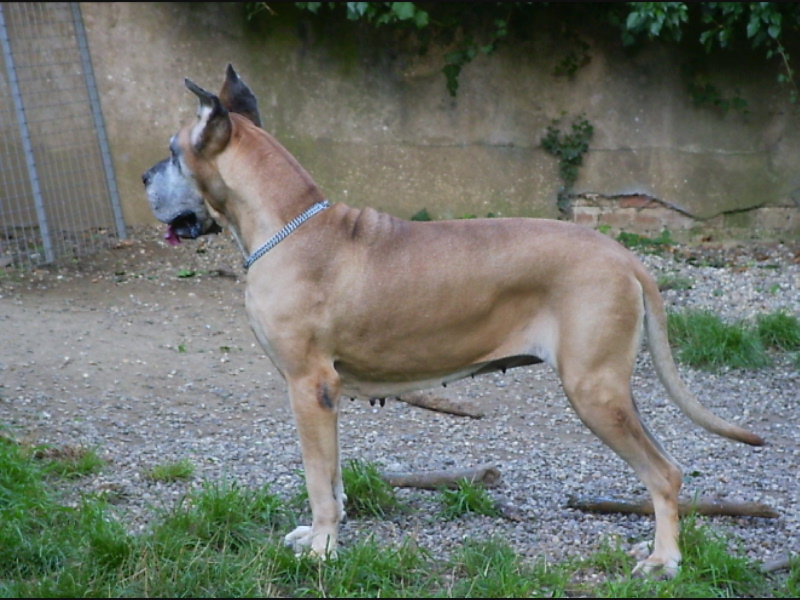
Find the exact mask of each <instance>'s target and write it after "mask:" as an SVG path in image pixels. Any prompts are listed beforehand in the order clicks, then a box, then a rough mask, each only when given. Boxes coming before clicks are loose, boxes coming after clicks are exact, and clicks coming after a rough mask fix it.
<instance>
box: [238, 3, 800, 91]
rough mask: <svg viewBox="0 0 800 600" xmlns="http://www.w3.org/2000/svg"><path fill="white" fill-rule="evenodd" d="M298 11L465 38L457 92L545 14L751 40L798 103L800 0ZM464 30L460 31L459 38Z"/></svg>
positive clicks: (450, 76) (633, 34)
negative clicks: (472, 70) (794, 42)
mask: <svg viewBox="0 0 800 600" xmlns="http://www.w3.org/2000/svg"><path fill="white" fill-rule="evenodd" d="M247 4H248V7H249V12H250V14H251V15H254V14H256V13H259V12H264V11H266V12H269V13H274V12H275V11H276V10H278V8H279V7H281V6H284V5H285V4H287V3H273V5H272V6H271V5H270V3H269V2H250V3H247ZM291 4H293V5H294V7H295V8H296V9H299V10H301V11H305V12H308V13H311V14H313V15H317V16H322V15H323V13H325V12H330V13H340V14H343V15H344V16H345V17H346V18H347V19H349V20H351V21H360V22H364V23H366V24H368V25H370V26H373V27H376V28H384V27H390V28H409V27H411V28H414V29H416V30H417V31H419V32H425V33H427V34H430V35H433V34H438V35H444V36H449V37H450V38H451V39H458V40H459V41H458V42H457V43H456V44H455V46H454V49H453V50H452V51H451V52H449V53H447V54H446V55H445V56H444V64H442V69H441V70H442V73H443V75H444V77H445V82H446V85H447V89H448V91H449V92H450V94H451V95H453V96H455V95H456V93H457V90H458V79H459V75H460V74H461V72H462V70H463V68H464V67H465V66H466V65H468V64H469V63H470V62H471V61H472V60H473V59H475V57H477V56H478V55H480V54H486V55H488V54H491V53H492V52H494V51H495V49H496V48H497V47H498V46H499V45H500V44H501V43H503V44H509V45H513V43H514V36H513V35H511V34H512V33H513V32H517V33H520V32H521V30H523V29H524V28H525V24H526V23H529V22H530V20H531V19H534V18H535V17H536V15H537V14H540V13H539V12H537V11H562V12H564V14H571V15H577V16H581V17H583V18H584V20H585V21H587V22H589V23H594V24H595V27H596V28H613V29H616V30H618V31H619V32H620V35H621V38H622V41H623V43H625V44H626V45H633V44H637V43H642V42H643V41H646V40H660V41H662V42H666V43H679V42H681V41H682V40H683V39H684V34H685V33H686V32H689V31H690V32H691V33H692V35H693V36H696V42H697V43H699V44H700V45H702V46H703V47H704V48H705V49H706V51H707V52H713V51H719V50H725V49H727V48H730V47H732V46H734V45H736V44H746V45H749V47H750V48H751V49H753V50H755V51H758V52H763V55H764V58H765V59H766V60H767V61H774V60H776V61H777V63H778V69H779V71H778V75H777V77H776V78H777V81H778V82H779V83H780V84H782V85H784V86H785V87H786V89H787V93H788V94H789V97H790V99H791V101H792V102H795V103H796V102H798V99H800V95H799V94H798V85H797V74H796V72H795V69H794V66H793V65H794V63H793V61H792V57H791V55H790V53H789V50H788V49H787V40H790V39H797V34H798V33H800V3H797V2H600V3H597V2H587V3H570V2H293V3H291ZM456 32H459V35H458V36H456V35H455V34H456ZM587 62H588V55H587V54H586V48H585V47H584V49H583V51H582V53H580V54H576V55H575V56H574V57H571V59H570V60H567V61H566V62H565V65H564V70H566V71H567V72H568V73H569V74H572V73H574V71H575V70H576V69H578V68H580V66H582V65H583V64H586V63H587Z"/></svg>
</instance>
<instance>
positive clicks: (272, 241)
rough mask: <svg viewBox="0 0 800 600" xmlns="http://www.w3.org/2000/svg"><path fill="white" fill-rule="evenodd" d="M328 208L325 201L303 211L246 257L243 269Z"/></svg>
mask: <svg viewBox="0 0 800 600" xmlns="http://www.w3.org/2000/svg"><path fill="white" fill-rule="evenodd" d="M329 206H330V203H329V202H328V201H327V200H323V201H322V202H317V203H316V204H314V205H313V206H311V207H310V208H308V209H307V210H305V211H304V212H303V213H302V214H300V215H298V216H296V217H295V218H294V219H292V220H291V221H289V222H288V223H287V224H286V225H284V226H283V227H282V228H281V230H280V231H279V232H278V233H276V234H275V235H273V236H272V237H271V238H269V239H268V240H267V241H266V242H265V243H264V244H262V245H261V246H259V247H258V249H256V251H255V252H253V253H252V254H251V255H250V256H248V257H247V260H245V261H244V268H245V269H249V268H250V267H251V266H252V264H253V263H254V262H256V261H257V260H258V259H259V258H261V257H262V256H264V255H265V254H266V253H267V252H269V251H270V250H272V249H273V248H274V247H275V246H277V245H278V244H280V243H281V242H282V241H283V240H284V239H286V237H287V236H288V235H289V234H290V233H292V232H293V231H294V230H295V229H297V228H298V227H300V225H302V224H303V223H305V222H306V221H308V220H309V219H310V218H311V217H313V216H314V215H315V214H317V213H318V212H322V211H323V210H325V209H326V208H328V207H329Z"/></svg>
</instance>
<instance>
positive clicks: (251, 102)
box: [219, 64, 261, 127]
mask: <svg viewBox="0 0 800 600" xmlns="http://www.w3.org/2000/svg"><path fill="white" fill-rule="evenodd" d="M219 99H220V102H222V105H223V106H224V107H225V108H227V109H228V110H229V111H231V112H232V113H236V114H238V115H242V116H243V117H246V118H247V119H249V120H250V121H251V122H252V123H254V124H255V125H256V126H257V127H261V114H260V113H259V111H258V100H256V96H255V94H254V93H253V92H252V91H251V90H250V88H249V87H247V84H246V83H245V82H244V81H242V78H241V77H239V75H238V74H237V73H236V71H234V70H233V66H232V65H230V64H228V68H227V69H226V71H225V83H223V84H222V89H221V90H220V92H219Z"/></svg>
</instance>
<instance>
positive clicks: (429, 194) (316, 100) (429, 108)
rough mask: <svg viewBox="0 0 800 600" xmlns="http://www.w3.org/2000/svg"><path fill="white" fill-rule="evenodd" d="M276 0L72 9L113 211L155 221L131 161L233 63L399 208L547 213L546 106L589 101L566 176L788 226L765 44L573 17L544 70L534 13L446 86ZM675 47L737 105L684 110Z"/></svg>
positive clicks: (283, 116)
mask: <svg viewBox="0 0 800 600" xmlns="http://www.w3.org/2000/svg"><path fill="white" fill-rule="evenodd" d="M271 6H272V8H273V10H275V11H276V13H278V14H276V15H266V14H264V15H261V16H259V17H258V18H256V19H253V20H248V19H247V18H246V16H245V13H244V6H243V5H241V4H237V3H196V2H193V3H116V2H109V3H82V4H81V9H82V11H83V17H84V22H85V26H86V30H87V34H88V36H89V46H90V51H91V54H92V60H93V64H94V69H95V75H96V78H97V81H98V85H99V87H100V96H101V101H102V104H103V110H104V114H105V119H106V124H107V127H108V131H109V135H110V143H111V148H112V153H113V155H114V166H115V168H116V173H117V179H118V185H119V189H120V194H121V198H122V202H123V205H124V212H125V218H126V221H127V222H128V223H130V224H134V225H135V224H142V223H150V222H152V217H151V215H150V211H149V208H148V206H147V203H146V201H145V198H144V195H143V192H142V185H141V181H140V175H141V173H142V172H143V171H144V170H146V169H147V168H148V167H149V166H150V165H151V164H153V163H154V162H156V161H157V160H159V159H160V158H163V157H164V156H165V155H166V153H167V143H168V140H169V137H170V135H171V134H172V133H173V132H174V131H175V130H177V128H178V127H179V126H180V125H181V124H183V123H185V122H187V121H188V120H191V119H193V118H194V113H195V109H196V102H195V99H194V97H193V96H192V95H191V94H190V93H189V92H188V91H187V90H186V89H185V88H184V86H183V78H184V77H189V78H190V79H192V80H193V81H195V82H196V83H198V84H199V85H201V86H203V87H206V88H208V89H210V90H214V91H216V90H218V89H219V86H220V84H221V82H222V77H223V74H224V68H225V66H226V64H227V63H228V62H231V63H233V64H234V66H235V67H236V69H237V71H238V72H239V73H240V74H241V75H242V76H243V78H244V79H245V80H246V81H247V82H248V83H249V84H250V86H251V87H252V88H253V90H254V91H255V92H256V94H257V96H258V97H259V99H260V103H261V110H262V115H263V117H264V122H265V128H267V129H268V130H269V131H271V132H272V133H273V134H275V135H276V136H277V137H278V139H280V140H281V141H282V142H283V143H284V144H285V145H286V146H287V148H289V150H290V151H292V152H293V153H294V154H295V155H296V156H297V158H298V159H299V160H300V162H301V163H303V165H304V166H305V167H306V168H307V169H308V171H309V172H310V173H311V175H312V176H313V177H314V178H315V179H316V180H317V182H318V183H319V184H320V186H321V187H322V189H323V191H324V192H325V193H326V195H327V196H328V197H329V198H330V199H331V200H333V201H345V202H347V203H350V204H353V205H356V206H363V205H371V206H375V207H377V208H379V209H382V210H386V211H388V212H391V213H393V214H396V215H399V216H403V217H409V216H411V215H412V214H414V213H415V212H417V211H418V210H420V209H422V208H427V209H428V211H429V212H430V213H431V214H432V215H434V216H435V217H439V218H440V217H459V216H463V215H467V214H474V215H479V216H482V215H485V214H486V213H489V212H492V213H494V214H497V215H502V216H517V215H524V216H544V217H556V216H558V212H557V209H556V194H557V191H558V188H559V186H560V180H559V176H558V170H557V162H556V160H555V158H554V157H552V156H551V155H549V154H547V153H546V152H545V151H544V150H543V149H542V148H541V145H540V140H541V138H542V136H543V135H544V134H545V131H546V129H547V126H548V125H549V124H550V123H551V121H552V119H554V118H557V117H559V116H561V115H562V114H564V115H567V117H568V118H570V117H572V116H575V115H578V114H585V115H586V117H587V119H588V120H589V121H590V122H591V123H592V125H593V126H594V129H595V134H594V138H593V139H592V141H591V144H590V151H589V153H588V155H587V156H586V159H585V165H584V167H583V168H582V169H581V171H580V176H579V179H578V182H577V185H576V188H575V189H576V191H578V192H584V193H586V194H587V196H590V197H594V196H597V195H600V196H603V197H604V198H612V199H613V198H615V197H622V198H627V197H630V196H632V195H635V196H643V197H646V198H655V199H657V200H659V201H663V202H664V203H666V205H667V206H670V205H672V206H676V207H678V208H680V209H682V211H684V212H685V213H688V214H689V215H691V216H692V217H694V218H695V219H693V222H694V223H695V225H697V224H702V223H703V222H706V223H714V222H717V223H719V222H721V221H720V219H721V218H722V217H723V216H724V215H726V214H736V215H745V216H746V215H747V213H748V211H749V210H750V209H755V208H761V212H759V213H758V214H763V211H764V210H767V211H771V210H774V209H780V211H781V212H780V215H781V216H778V217H775V218H772V219H771V220H770V219H766V220H765V219H764V218H760V220H759V219H755V220H754V221H753V223H754V227H755V226H757V225H758V224H759V223H770V225H769V226H768V227H767V229H768V230H767V231H763V227H762V228H761V229H762V230H760V231H758V232H757V234H758V235H765V234H772V233H775V232H781V233H780V234H779V235H781V236H785V235H787V232H788V235H794V234H795V233H797V231H798V230H799V229H800V223H799V222H798V217H797V213H798V202H799V201H800V171H798V168H797V165H798V164H800V160H799V159H800V128H798V121H799V120H800V118H799V117H798V115H797V112H796V111H795V110H794V108H793V107H791V106H790V105H789V103H788V93H787V91H786V90H783V89H781V88H780V87H779V86H778V84H777V83H776V78H777V73H778V71H777V68H778V65H777V63H767V62H766V61H765V60H764V59H763V58H762V57H761V56H750V55H749V54H742V55H736V54H728V55H720V56H719V57H716V58H713V59H711V58H708V57H706V56H705V55H703V54H700V55H698V56H699V58H698V57H697V56H693V55H689V54H686V53H684V51H683V50H681V49H680V48H678V49H676V48H674V47H664V46H661V45H658V44H650V45H648V46H647V47H644V48H642V49H640V50H638V51H636V52H630V51H627V50H625V49H623V48H622V46H621V44H620V42H619V38H618V35H616V34H615V33H614V32H612V31H610V30H605V31H603V32H601V34H602V35H601V34H596V33H593V32H592V31H591V30H580V31H579V32H578V33H579V35H580V38H581V39H583V40H585V41H586V42H587V43H588V44H589V50H588V54H589V56H590V57H591V60H590V62H589V63H588V64H587V65H586V66H584V67H582V68H581V69H579V70H578V71H577V72H576V74H575V75H574V76H573V77H564V76H560V77H559V76H556V75H554V69H555V67H556V65H557V64H558V63H559V62H560V61H561V60H562V59H563V58H564V56H565V55H566V54H567V53H568V52H569V51H570V43H571V42H570V40H569V38H565V37H564V36H562V35H561V34H560V33H559V31H560V27H559V23H557V22H549V23H548V22H540V23H539V24H538V25H537V26H536V30H535V32H534V34H533V35H532V36H531V37H530V39H529V41H526V42H524V43H522V44H517V45H514V46H509V47H508V48H501V49H500V50H499V51H498V52H497V53H495V54H494V55H492V56H489V57H484V56H479V57H478V58H477V59H476V60H475V61H474V62H473V63H471V64H470V65H468V66H467V67H465V69H464V71H463V72H462V75H461V87H460V88H459V91H458V96H457V97H456V98H452V97H451V96H450V95H449V94H448V92H447V90H446V87H445V81H444V77H443V75H441V73H440V71H439V70H440V68H441V65H442V62H441V57H442V55H443V53H444V52H445V51H447V50H448V48H446V47H437V46H435V45H434V46H433V47H432V48H431V49H430V50H429V52H428V53H426V54H424V55H419V54H417V53H416V51H415V47H414V44H413V43H412V42H410V41H409V40H408V39H403V38H401V37H400V36H395V35H393V34H387V33H386V32H376V31H374V30H373V29H372V28H364V27H359V26H358V25H356V24H352V23H346V22H334V21H333V20H331V19H327V22H320V21H319V20H315V19H313V18H311V17H309V16H308V15H302V14H298V13H297V12H295V10H294V9H293V7H292V6H291V5H290V4H289V3H273V4H271ZM578 27H579V26H578ZM387 36H388V37H389V38H390V39H389V44H388V45H387V44H386V43H385V42H386V39H379V37H381V38H384V37H387ZM603 36H606V37H603ZM794 55H798V56H800V52H797V53H795V54H794ZM689 58H690V59H691V60H692V61H693V63H694V64H695V65H697V64H699V65H700V68H701V69H703V70H705V71H707V72H708V73H710V74H712V75H713V81H714V83H715V84H716V85H717V86H718V87H719V88H720V89H721V90H722V91H723V92H725V93H729V94H730V95H738V96H740V97H742V98H745V99H746V100H747V102H748V112H747V113H741V112H738V111H727V112H726V111H722V110H718V109H714V108H712V107H698V106H695V105H694V104H693V102H692V99H691V98H690V97H689V94H688V93H687V88H686V79H685V76H684V75H682V72H681V68H682V65H684V64H686V62H687V59H689ZM568 122H569V121H568V120H567V124H568ZM645 204H646V203H645ZM753 214H754V215H755V214H756V213H753ZM774 214H778V213H774ZM698 219H699V220H698ZM714 219H716V221H715V220H714ZM704 220H705V221H704ZM739 222H741V218H740V220H739ZM746 222H747V221H746V219H745V224H746ZM690 227H692V225H690V226H687V228H686V229H687V231H688V230H689V229H690ZM754 232H755V231H754ZM754 232H751V233H754Z"/></svg>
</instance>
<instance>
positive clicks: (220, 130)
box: [184, 79, 231, 157]
mask: <svg viewBox="0 0 800 600" xmlns="http://www.w3.org/2000/svg"><path fill="white" fill-rule="evenodd" d="M184 83H185V84H186V87H187V88H188V89H189V91H191V92H192V93H193V94H194V95H195V96H197V97H198V98H199V99H200V106H199V107H198V109H197V123H196V124H195V126H194V127H193V128H192V131H191V134H190V136H191V137H190V141H191V144H192V147H193V148H194V150H195V152H197V153H198V154H202V155H204V156H208V157H210V156H215V155H217V154H219V153H220V152H222V150H223V149H224V148H225V146H227V145H228V141H229V140H230V138H231V117H230V115H229V114H228V109H227V108H225V107H224V106H223V105H222V102H220V99H219V98H217V97H216V96H215V95H214V94H212V93H211V92H207V91H206V90H204V89H203V88H201V87H200V86H198V85H196V84H195V83H194V82H192V81H191V80H189V79H186V80H185V81H184Z"/></svg>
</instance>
